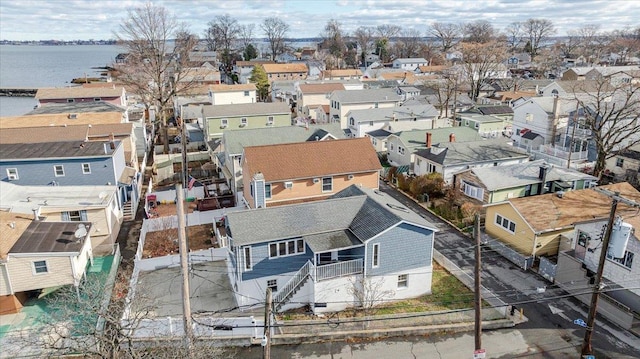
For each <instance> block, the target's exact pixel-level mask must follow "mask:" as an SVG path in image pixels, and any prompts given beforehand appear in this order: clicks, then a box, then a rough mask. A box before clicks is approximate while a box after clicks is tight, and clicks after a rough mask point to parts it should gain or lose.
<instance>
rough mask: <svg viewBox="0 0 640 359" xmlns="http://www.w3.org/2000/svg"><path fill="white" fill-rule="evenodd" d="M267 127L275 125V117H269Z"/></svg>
mask: <svg viewBox="0 0 640 359" xmlns="http://www.w3.org/2000/svg"><path fill="white" fill-rule="evenodd" d="M267 125H273V116H268V117H267Z"/></svg>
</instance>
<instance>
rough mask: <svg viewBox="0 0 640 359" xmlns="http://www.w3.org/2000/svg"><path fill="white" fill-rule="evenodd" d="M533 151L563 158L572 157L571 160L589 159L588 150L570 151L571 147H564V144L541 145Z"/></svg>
mask: <svg viewBox="0 0 640 359" xmlns="http://www.w3.org/2000/svg"><path fill="white" fill-rule="evenodd" d="M532 152H533V153H540V154H542V155H547V156H551V157H556V158H561V159H563V160H568V159H571V161H576V160H586V159H587V151H569V147H562V146H555V147H554V146H552V145H540V148H539V149H538V150H537V151H535V150H534V151H532ZM569 157H571V158H569Z"/></svg>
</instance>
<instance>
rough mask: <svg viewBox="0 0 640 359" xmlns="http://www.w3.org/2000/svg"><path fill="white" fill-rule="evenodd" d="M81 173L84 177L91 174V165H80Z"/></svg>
mask: <svg viewBox="0 0 640 359" xmlns="http://www.w3.org/2000/svg"><path fill="white" fill-rule="evenodd" d="M82 173H83V174H85V175H88V174H91V164H90V163H83V164H82Z"/></svg>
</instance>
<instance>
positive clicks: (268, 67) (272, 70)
mask: <svg viewBox="0 0 640 359" xmlns="http://www.w3.org/2000/svg"><path fill="white" fill-rule="evenodd" d="M262 67H264V71H265V72H266V73H267V74H276V73H281V74H282V73H296V72H304V73H306V72H307V65H306V64H263V65H262Z"/></svg>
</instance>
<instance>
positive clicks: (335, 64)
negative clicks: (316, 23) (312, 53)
mask: <svg viewBox="0 0 640 359" xmlns="http://www.w3.org/2000/svg"><path fill="white" fill-rule="evenodd" d="M320 37H321V38H322V43H321V44H320V48H321V49H322V50H324V51H327V52H328V53H329V56H328V57H327V58H328V59H331V61H329V62H328V63H327V69H335V68H341V67H343V59H344V55H345V52H346V50H347V47H346V44H345V40H344V34H343V30H342V24H340V22H339V21H338V20H335V19H330V20H329V21H327V24H326V25H325V26H324V32H323V33H322V34H320Z"/></svg>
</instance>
